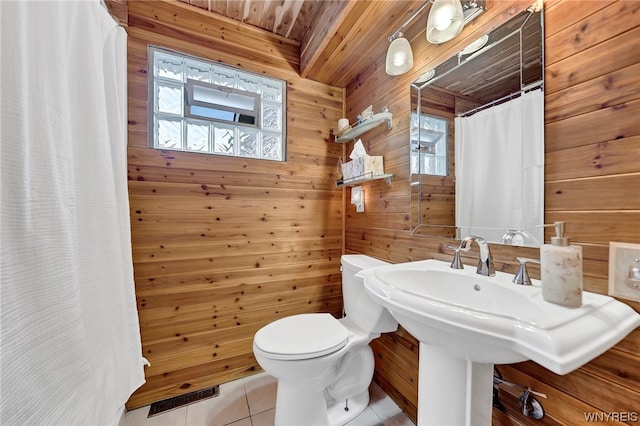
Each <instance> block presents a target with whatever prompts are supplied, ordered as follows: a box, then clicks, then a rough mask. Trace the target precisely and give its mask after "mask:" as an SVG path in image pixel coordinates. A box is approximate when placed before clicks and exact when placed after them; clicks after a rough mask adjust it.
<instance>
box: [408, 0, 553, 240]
mask: <svg viewBox="0 0 640 426" xmlns="http://www.w3.org/2000/svg"><path fill="white" fill-rule="evenodd" d="M542 19H543V18H542V11H537V12H536V11H532V10H527V11H524V12H522V13H521V14H519V15H518V16H515V17H514V18H512V19H511V20H510V21H508V22H506V23H505V24H503V25H502V26H500V27H498V28H496V29H494V30H493V31H492V32H491V33H489V34H487V35H485V36H484V37H481V38H480V39H478V40H476V41H475V42H473V43H471V45H469V46H468V47H466V48H465V49H463V50H462V51H461V52H459V53H458V54H457V55H456V56H454V57H453V58H450V59H449V60H448V61H446V62H445V63H443V64H441V65H439V66H438V67H436V68H435V69H434V70H432V71H431V72H427V73H425V74H424V75H423V76H421V77H420V78H419V79H418V80H416V81H415V82H413V83H411V86H410V91H411V124H410V132H409V133H410V155H411V161H410V164H411V166H410V167H411V171H410V182H411V228H412V234H413V235H427V236H438V237H445V238H458V239H460V238H462V237H464V236H465V235H470V234H473V235H480V236H483V237H484V238H486V239H487V240H488V241H490V242H492V243H500V244H510V245H523V246H538V245H540V244H542V243H543V239H544V237H543V232H542V228H539V227H536V225H540V224H542V223H543V220H544V197H543V188H544V164H543V163H544V123H543V120H544V111H543V108H544V107H543V102H544V98H543V94H542V88H543V43H544V40H543V22H542ZM534 98H535V99H534ZM512 110H515V112H513V111H512ZM514 114H515V115H514ZM491 116H493V118H491ZM514 117H515V118H514ZM485 132H489V133H485ZM492 132H493V133H492ZM495 132H497V133H495Z"/></svg>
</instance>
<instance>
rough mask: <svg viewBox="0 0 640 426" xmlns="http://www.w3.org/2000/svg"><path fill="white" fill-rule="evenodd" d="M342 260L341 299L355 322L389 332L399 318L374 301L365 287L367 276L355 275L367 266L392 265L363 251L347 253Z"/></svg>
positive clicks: (367, 330)
mask: <svg viewBox="0 0 640 426" xmlns="http://www.w3.org/2000/svg"><path fill="white" fill-rule="evenodd" d="M341 264H342V300H343V303H344V311H345V314H346V316H347V318H348V319H349V321H351V322H352V323H353V324H355V325H356V326H357V327H358V328H360V329H362V330H363V331H366V332H369V333H388V332H391V331H395V330H396V329H397V328H398V322H397V321H396V320H395V319H394V318H393V317H392V316H391V314H390V313H389V311H387V309H386V308H384V307H383V306H382V305H379V304H378V303H376V302H374V301H373V299H371V298H370V297H369V295H368V294H367V291H366V290H365V288H364V280H363V279H362V278H359V277H356V276H355V275H356V274H357V273H358V272H359V271H361V270H363V269H367V268H373V267H374V266H383V265H389V263H387V262H384V261H382V260H378V259H374V258H372V257H369V256H365V255H363V254H345V255H344V256H342V258H341Z"/></svg>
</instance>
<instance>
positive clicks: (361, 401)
mask: <svg viewBox="0 0 640 426" xmlns="http://www.w3.org/2000/svg"><path fill="white" fill-rule="evenodd" d="M367 405H369V390H368V389H365V390H364V392H362V393H360V394H359V395H357V396H355V397H352V398H349V399H348V401H344V400H342V401H335V400H332V401H329V402H327V400H326V398H325V394H324V391H322V390H319V391H318V390H308V389H301V388H300V387H299V386H291V385H288V384H286V383H283V382H281V381H279V382H278V395H277V397H276V417H275V426H300V425H305V426H342V425H344V424H345V423H348V422H350V421H351V420H353V419H354V418H356V417H357V416H358V415H359V414H360V413H362V412H363V411H364V409H365V408H367ZM345 408H348V410H345Z"/></svg>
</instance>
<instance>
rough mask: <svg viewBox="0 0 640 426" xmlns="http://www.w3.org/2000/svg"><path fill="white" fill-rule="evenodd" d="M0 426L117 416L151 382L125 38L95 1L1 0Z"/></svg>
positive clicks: (102, 421) (107, 421)
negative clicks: (132, 189) (129, 161)
mask: <svg viewBox="0 0 640 426" xmlns="http://www.w3.org/2000/svg"><path fill="white" fill-rule="evenodd" d="M0 15H1V22H2V28H1V37H2V38H1V43H2V51H1V53H2V65H1V75H0V78H1V83H2V86H1V90H2V122H1V123H2V128H1V140H2V145H1V151H0V153H1V154H0V164H1V176H2V181H1V194H0V195H1V199H2V216H1V221H0V222H1V234H0V236H1V244H2V246H1V255H2V257H1V262H2V263H1V277H2V289H1V290H2V292H1V300H0V302H1V305H0V309H1V323H0V326H1V331H2V334H1V340H0V345H1V346H0V350H1V353H0V358H1V361H0V362H1V382H0V383H1V386H2V388H1V393H2V405H1V406H0V424H3V425H39V424H46V425H65V426H66V425H114V424H117V423H118V421H119V419H120V416H121V414H122V412H123V410H124V403H125V402H126V401H127V399H128V398H129V396H130V395H131V393H132V392H133V391H134V390H135V389H136V388H138V387H139V386H140V385H141V384H142V383H144V371H143V358H142V352H141V344H140V332H139V326H138V316H137V310H136V302H135V294H134V284H133V266H132V260H131V242H130V224H129V205H128V198H127V170H126V104H127V99H126V33H125V32H124V30H123V29H121V28H120V27H119V26H118V25H117V24H116V23H115V21H114V20H113V19H112V18H111V16H109V14H108V13H107V11H106V10H105V9H104V7H103V6H101V4H100V3H99V2H98V1H97V0H96V1H62V2H51V1H42V2H36V1H25V2H19V1H15V2H14V1H2V2H0Z"/></svg>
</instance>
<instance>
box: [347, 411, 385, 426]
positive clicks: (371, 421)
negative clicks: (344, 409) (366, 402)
mask: <svg viewBox="0 0 640 426" xmlns="http://www.w3.org/2000/svg"><path fill="white" fill-rule="evenodd" d="M380 422H382V420H381V419H380V417H378V415H377V414H376V413H375V411H373V410H372V409H371V408H369V407H367V408H365V409H364V411H363V412H362V413H360V414H358V417H356V418H355V419H353V420H351V421H350V422H349V423H347V424H346V425H345V426H374V425H377V424H378V423H380Z"/></svg>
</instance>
